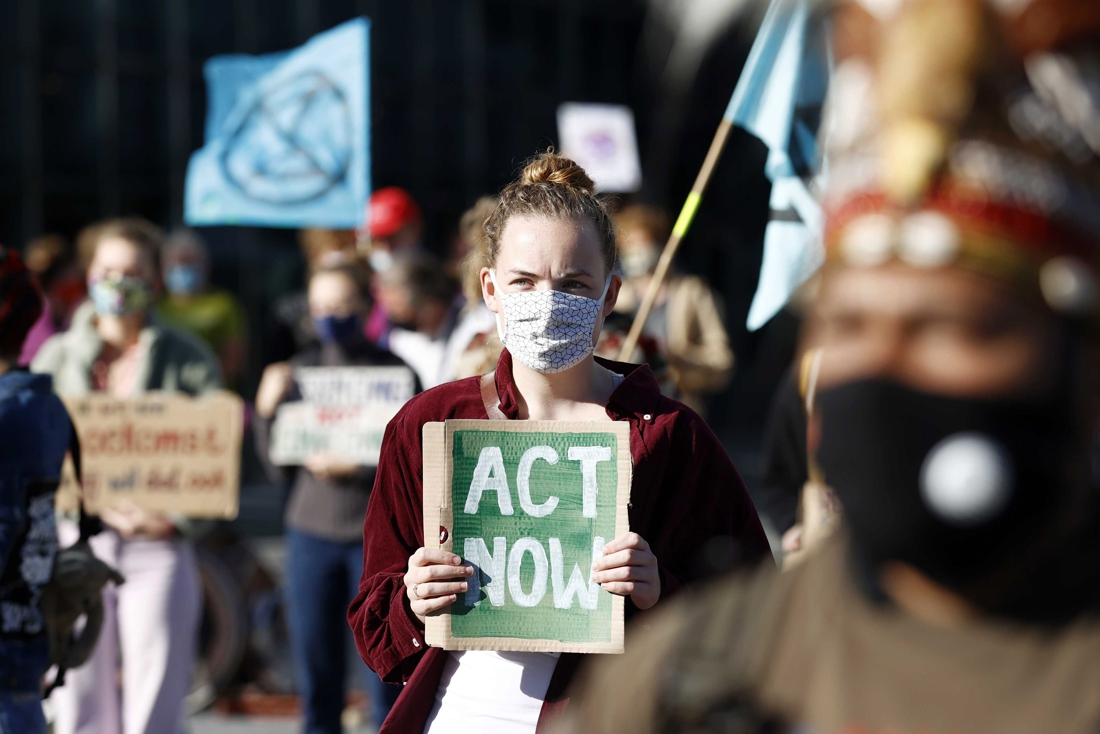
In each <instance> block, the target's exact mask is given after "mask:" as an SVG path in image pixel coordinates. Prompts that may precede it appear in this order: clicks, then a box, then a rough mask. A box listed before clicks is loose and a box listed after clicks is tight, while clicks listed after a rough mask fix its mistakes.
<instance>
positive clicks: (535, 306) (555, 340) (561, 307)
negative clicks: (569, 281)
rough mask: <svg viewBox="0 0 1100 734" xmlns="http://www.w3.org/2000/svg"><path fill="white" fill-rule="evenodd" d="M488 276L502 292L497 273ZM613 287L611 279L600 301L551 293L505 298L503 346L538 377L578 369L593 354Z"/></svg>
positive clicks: (522, 293) (501, 327)
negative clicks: (603, 309) (595, 335)
mask: <svg viewBox="0 0 1100 734" xmlns="http://www.w3.org/2000/svg"><path fill="white" fill-rule="evenodd" d="M489 276H490V277H491V278H492V280H493V285H494V286H495V287H496V288H497V289H498V291H499V288H500V286H498V285H497V280H496V273H495V272H494V271H492V270H490V271H489ZM610 285H611V276H610V275H609V276H607V282H606V283H604V286H603V295H601V296H600V298H599V300H596V299H594V298H585V297H584V296H576V295H573V294H572V293H563V292H562V291H551V290H544V291H518V292H516V293H501V294H500V303H501V308H502V310H503V311H504V321H503V325H502V324H501V315H500V314H497V333H499V334H500V341H501V343H502V344H503V345H504V346H505V347H506V348H507V349H508V351H509V352H510V353H511V355H512V356H513V357H515V358H516V359H518V360H519V361H520V363H521V364H524V365H526V366H527V367H530V368H531V369H533V370H535V371H536V372H543V373H550V372H561V371H563V370H567V369H569V368H570V367H573V366H575V365H577V364H579V363H580V362H581V361H582V360H583V359H584V358H585V357H587V356H588V355H589V354H591V353H592V349H593V348H594V341H595V339H594V338H593V335H594V333H595V331H596V322H597V320H598V319H599V317H600V310H601V309H602V308H603V301H604V298H606V297H607V289H608V287H609V286H610Z"/></svg>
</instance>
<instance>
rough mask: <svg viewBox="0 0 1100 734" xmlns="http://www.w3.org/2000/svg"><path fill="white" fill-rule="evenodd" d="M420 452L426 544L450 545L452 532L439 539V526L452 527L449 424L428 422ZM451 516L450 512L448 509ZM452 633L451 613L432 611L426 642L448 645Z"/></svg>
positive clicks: (431, 546)
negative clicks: (446, 513) (445, 512)
mask: <svg viewBox="0 0 1100 734" xmlns="http://www.w3.org/2000/svg"><path fill="white" fill-rule="evenodd" d="M421 436H422V439H421V446H422V450H421V455H422V456H423V461H424V468H423V474H424V483H423V493H422V496H423V503H424V527H423V532H424V547H425V548H449V547H450V545H451V539H450V533H449V532H448V538H447V542H445V543H441V542H440V540H439V528H440V526H442V525H446V527H447V528H448V529H449V528H450V525H451V523H450V517H448V518H447V522H446V523H444V522H443V520H444V517H443V514H444V508H445V507H446V506H448V505H449V500H450V487H448V486H447V475H448V473H449V472H448V471H447V464H448V463H449V454H450V452H449V451H448V448H447V445H448V443H450V442H449V441H448V440H447V439H448V431H447V424H446V423H437V422H433V423H425V424H424V427H423V429H422V433H421ZM448 515H449V512H448ZM450 636H451V615H450V614H432V615H429V616H428V618H427V619H426V620H425V622H424V641H425V642H427V643H428V644H429V645H431V646H432V647H443V648H444V649H449V648H447V647H446V645H447V641H448V640H449V639H450Z"/></svg>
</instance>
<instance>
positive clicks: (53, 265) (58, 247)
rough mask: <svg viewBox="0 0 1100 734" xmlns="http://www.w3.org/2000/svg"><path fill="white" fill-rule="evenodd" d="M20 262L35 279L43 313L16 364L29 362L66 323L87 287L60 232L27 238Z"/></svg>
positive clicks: (66, 241) (69, 246)
mask: <svg viewBox="0 0 1100 734" xmlns="http://www.w3.org/2000/svg"><path fill="white" fill-rule="evenodd" d="M23 262H24V264H25V265H26V266H27V269H28V270H30V271H31V273H33V274H34V276H35V277H36V278H37V279H38V287H39V290H40V292H41V294H42V296H43V302H42V305H43V308H42V315H41V316H40V317H39V319H38V321H36V322H35V324H34V327H33V328H32V329H31V331H30V333H29V334H27V340H26V341H25V342H24V343H23V352H22V354H20V355H19V364H21V365H28V364H30V363H31V360H32V359H34V355H35V354H37V353H38V350H39V348H41V346H42V344H43V343H45V341H46V340H47V339H49V338H50V337H51V336H53V335H54V334H56V333H57V332H59V331H63V330H64V329H66V328H67V327H68V325H69V320H70V319H71V318H72V315H73V311H75V310H76V307H77V306H79V305H80V303H81V301H83V300H84V297H85V296H86V295H87V290H86V288H85V285H84V273H83V271H82V270H81V269H80V267H79V264H78V262H77V259H76V257H75V254H74V253H73V248H72V246H71V245H70V244H69V242H68V240H66V239H65V238H64V237H62V236H60V235H56V234H48V235H43V236H42V237H36V238H35V239H33V240H31V241H30V242H28V243H27V246H26V247H25V248H23Z"/></svg>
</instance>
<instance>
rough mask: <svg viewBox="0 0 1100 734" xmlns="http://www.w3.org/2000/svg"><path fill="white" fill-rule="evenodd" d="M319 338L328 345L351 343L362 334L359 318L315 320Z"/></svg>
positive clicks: (314, 324)
mask: <svg viewBox="0 0 1100 734" xmlns="http://www.w3.org/2000/svg"><path fill="white" fill-rule="evenodd" d="M313 328H314V330H315V331H316V332H317V338H318V339H320V340H321V341H323V342H327V343H333V342H335V343H341V342H346V341H350V340H351V339H353V338H355V336H356V335H358V334H359V333H360V327H359V316H358V315H356V314H351V315H350V316H323V317H321V318H319V319H313Z"/></svg>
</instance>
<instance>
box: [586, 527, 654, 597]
mask: <svg viewBox="0 0 1100 734" xmlns="http://www.w3.org/2000/svg"><path fill="white" fill-rule="evenodd" d="M592 570H593V571H595V573H594V574H593V575H592V580H593V581H596V582H597V583H598V584H600V586H602V587H603V588H604V589H605V590H606V591H609V592H611V593H612V594H618V595H620V596H629V597H630V600H631V601H632V602H634V606H636V607H638V609H649V608H650V607H651V606H653V605H654V604H656V603H657V600H658V599H660V598H661V577H660V574H658V573H657V556H655V555H653V551H652V550H650V547H649V543H647V542H646V540H645V538H643V537H642V536H640V535H638V534H637V533H627V534H626V535H624V536H622V537H621V538H615V540H613V541H611V542H610V543H608V544H607V545H605V546H604V547H603V555H602V556H600V557H599V558H597V559H596V560H595V561H593V563H592Z"/></svg>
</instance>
